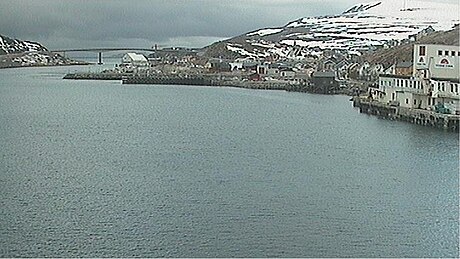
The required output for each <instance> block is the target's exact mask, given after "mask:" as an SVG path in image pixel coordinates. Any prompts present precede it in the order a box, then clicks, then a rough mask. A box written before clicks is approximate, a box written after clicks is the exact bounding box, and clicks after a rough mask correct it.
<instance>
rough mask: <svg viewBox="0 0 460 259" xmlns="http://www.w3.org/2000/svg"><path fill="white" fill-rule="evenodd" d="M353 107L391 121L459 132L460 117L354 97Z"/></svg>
mask: <svg viewBox="0 0 460 259" xmlns="http://www.w3.org/2000/svg"><path fill="white" fill-rule="evenodd" d="M353 106H354V107H357V108H359V112H361V113H366V114H371V115H375V116H378V117H380V118H385V119H389V120H399V121H406V122H410V123H413V124H418V125H423V126H428V127H434V128H438V129H444V130H447V131H454V132H457V133H458V132H459V120H460V116H459V115H454V114H442V113H436V112H434V111H428V110H422V109H410V108H405V107H399V106H391V105H388V104H384V103H381V102H377V101H370V100H368V99H367V98H363V97H353Z"/></svg>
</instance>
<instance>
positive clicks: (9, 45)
mask: <svg viewBox="0 0 460 259" xmlns="http://www.w3.org/2000/svg"><path fill="white" fill-rule="evenodd" d="M29 51H48V50H47V49H46V48H45V47H44V46H43V45H41V44H40V43H37V42H33V41H22V40H18V39H11V38H9V37H6V36H3V35H0V55H5V54H15V53H22V52H29Z"/></svg>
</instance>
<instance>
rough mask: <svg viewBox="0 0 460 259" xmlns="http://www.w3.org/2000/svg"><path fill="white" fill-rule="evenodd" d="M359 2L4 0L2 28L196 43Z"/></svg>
mask: <svg viewBox="0 0 460 259" xmlns="http://www.w3.org/2000/svg"><path fill="white" fill-rule="evenodd" d="M445 1H447V2H451V1H452V0H445ZM453 1H456V0H453ZM359 2H362V1H360V0H335V1H333V0H322V1H320V0H232V1H224V0H167V1H164V0H153V1H149V0H136V1H122V0H98V1H86V0H61V1H55V0H40V1H33V0H2V1H0V25H1V26H0V34H4V35H8V36H11V37H16V38H21V39H28V40H36V41H40V42H42V43H44V44H45V45H46V46H48V47H49V48H52V49H53V48H66V47H97V46H126V45H129V46H132V47H150V46H152V45H153V44H159V45H181V46H189V47H200V46H204V45H206V44H209V43H210V42H213V41H216V40H220V39H223V38H228V37H232V36H236V35H239V34H242V33H245V32H248V31H251V30H255V29H259V28H264V27H271V26H281V25H284V24H286V23H287V22H289V21H292V20H294V19H297V18H300V17H305V16H313V15H324V14H336V13H340V12H342V11H344V10H345V9H347V8H348V7H349V6H351V5H353V4H355V3H359Z"/></svg>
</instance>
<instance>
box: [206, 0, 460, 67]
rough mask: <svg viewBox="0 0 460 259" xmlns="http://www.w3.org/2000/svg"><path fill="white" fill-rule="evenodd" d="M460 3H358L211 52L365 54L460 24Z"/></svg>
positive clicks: (209, 50)
mask: <svg viewBox="0 0 460 259" xmlns="http://www.w3.org/2000/svg"><path fill="white" fill-rule="evenodd" d="M458 12H459V6H458V5H455V4H442V3H434V2H421V1H408V3H407V4H406V5H405V6H404V3H403V1H400V0H382V1H380V2H374V3H368V4H358V5H355V6H352V7H350V8H349V9H347V10H346V11H345V12H343V13H341V14H338V15H331V16H321V17H306V18H302V19H298V20H295V21H292V22H290V23H288V24H286V25H285V26H283V27H279V28H264V29H261V30H257V31H253V32H249V33H246V34H243V35H240V36H238V37H235V38H231V39H228V40H225V41H222V42H218V43H215V44H213V45H211V46H208V47H207V48H206V49H205V50H206V55H207V56H209V57H217V55H218V56H223V57H227V58H231V57H253V58H256V59H258V58H275V59H277V58H292V59H296V58H304V57H306V56H311V55H312V56H317V55H319V54H320V53H321V52H322V51H324V50H326V49H337V50H344V51H348V52H350V53H351V54H358V55H359V54H360V53H359V52H363V51H366V50H369V49H375V48H377V47H381V46H384V45H388V44H393V45H394V44H395V42H398V41H401V40H403V39H407V38H408V37H409V36H411V35H415V34H417V33H419V32H421V31H423V30H426V29H427V28H432V29H434V30H449V29H451V28H452V27H453V26H454V25H455V24H456V23H459V14H458Z"/></svg>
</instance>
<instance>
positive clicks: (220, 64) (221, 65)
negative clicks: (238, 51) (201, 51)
mask: <svg viewBox="0 0 460 259" xmlns="http://www.w3.org/2000/svg"><path fill="white" fill-rule="evenodd" d="M205 68H207V69H208V70H209V71H210V72H230V71H231V65H230V62H228V61H226V60H223V59H210V60H208V62H207V63H206V65H205Z"/></svg>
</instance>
